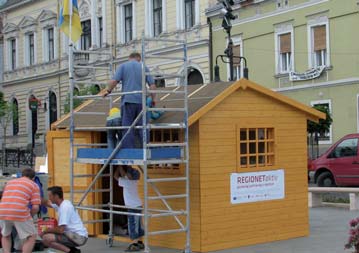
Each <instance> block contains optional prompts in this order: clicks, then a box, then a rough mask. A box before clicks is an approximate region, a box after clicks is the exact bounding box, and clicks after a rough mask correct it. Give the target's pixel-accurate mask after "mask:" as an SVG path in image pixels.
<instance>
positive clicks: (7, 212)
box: [0, 169, 41, 253]
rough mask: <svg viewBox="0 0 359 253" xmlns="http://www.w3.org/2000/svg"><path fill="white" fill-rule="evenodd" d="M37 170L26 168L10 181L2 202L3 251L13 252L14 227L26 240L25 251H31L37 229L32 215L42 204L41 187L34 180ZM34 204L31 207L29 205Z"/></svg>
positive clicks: (0, 210)
mask: <svg viewBox="0 0 359 253" xmlns="http://www.w3.org/2000/svg"><path fill="white" fill-rule="evenodd" d="M34 177H35V171H34V170H32V169H24V170H23V171H22V177H21V178H17V179H13V180H11V181H9V182H8V183H7V184H6V186H5V188H4V192H3V196H2V199H1V202H0V227H1V234H2V240H1V242H2V247H3V253H10V252H11V230H12V228H13V227H15V228H16V231H17V233H18V235H19V237H20V239H22V240H24V243H23V245H22V252H23V253H31V252H32V249H33V247H34V245H35V241H36V235H37V232H36V229H35V225H34V222H33V220H32V216H33V215H35V214H37V212H38V211H39V206H40V204H41V199H40V189H39V187H38V186H37V184H36V183H35V182H34V181H33V179H34ZM30 204H31V205H32V207H31V209H30V208H29V205H30Z"/></svg>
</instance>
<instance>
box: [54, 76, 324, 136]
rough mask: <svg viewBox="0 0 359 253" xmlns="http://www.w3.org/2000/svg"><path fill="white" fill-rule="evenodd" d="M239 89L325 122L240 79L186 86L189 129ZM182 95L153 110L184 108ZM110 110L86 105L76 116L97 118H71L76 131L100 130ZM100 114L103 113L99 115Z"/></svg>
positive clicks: (63, 124)
mask: <svg viewBox="0 0 359 253" xmlns="http://www.w3.org/2000/svg"><path fill="white" fill-rule="evenodd" d="M240 88H242V89H243V90H246V89H252V90H254V91H256V92H258V93H261V94H263V95H266V96H269V97H272V98H273V99H275V100H277V101H278V102H282V103H284V104H287V105H289V106H292V107H294V108H296V109H298V110H300V111H303V112H304V113H305V114H306V116H307V118H308V119H309V120H312V121H318V120H319V119H324V118H325V116H326V115H325V114H324V113H322V112H319V111H318V110H315V109H313V108H311V107H309V106H307V105H304V104H302V103H299V102H297V101H295V100H293V99H291V98H288V97H286V96H284V95H282V94H280V93H278V92H275V91H272V90H270V89H268V88H265V87H263V86H261V85H258V84H256V83H254V82H251V81H249V80H246V79H241V80H239V81H236V82H234V83H231V82H219V83H212V84H204V85H191V86H188V117H189V119H188V121H189V125H192V124H193V123H195V122H196V121H197V120H199V119H200V118H201V117H202V116H203V115H205V114H206V113H207V112H209V111H210V110H211V109H212V108H213V107H215V106H216V105H218V104H219V103H220V102H221V101H223V100H224V99H225V98H226V97H228V96H229V95H231V94H232V93H233V92H235V91H237V90H238V89H240ZM165 89H168V90H174V89H177V90H179V89H181V88H179V87H167V88H165ZM181 96H182V95H179V94H162V95H161V96H158V98H157V101H158V102H157V104H156V107H167V108H178V107H183V104H184V103H183V99H182V98H181ZM114 106H116V107H120V98H118V97H117V98H116V97H115V98H114ZM108 110H109V100H107V99H97V100H91V101H87V102H86V103H84V104H82V105H81V106H79V107H78V108H77V109H76V110H75V111H76V112H87V113H89V112H94V113H96V114H93V115H91V114H76V115H75V117H74V120H75V126H77V127H103V126H105V124H106V117H107V111H108ZM99 113H103V114H102V115H100V114H99ZM182 119H183V114H182V113H179V112H165V113H164V114H163V115H162V116H161V117H160V118H159V119H158V120H156V122H155V123H176V122H181V120H182ZM69 123H70V115H69V114H67V115H65V116H64V117H62V118H61V119H59V120H58V121H56V122H55V123H53V124H52V129H54V130H55V129H68V127H69Z"/></svg>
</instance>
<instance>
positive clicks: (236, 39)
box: [225, 35, 244, 80]
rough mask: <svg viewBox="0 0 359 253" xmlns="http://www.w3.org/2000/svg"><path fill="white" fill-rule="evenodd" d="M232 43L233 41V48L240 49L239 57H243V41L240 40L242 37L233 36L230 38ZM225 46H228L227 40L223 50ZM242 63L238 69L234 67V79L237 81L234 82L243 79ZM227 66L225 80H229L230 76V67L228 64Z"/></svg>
mask: <svg viewBox="0 0 359 253" xmlns="http://www.w3.org/2000/svg"><path fill="white" fill-rule="evenodd" d="M232 41H233V46H238V45H239V47H240V53H241V55H240V56H243V40H242V35H237V36H236V35H235V36H232ZM227 45H228V38H227V39H226V45H225V48H227ZM243 63H244V62H243V61H241V64H240V68H238V67H236V72H237V73H236V77H237V79H236V80H239V79H240V78H242V77H243V69H244V65H243ZM226 65H227V80H229V78H230V76H231V68H230V65H229V63H227V64H226ZM238 74H239V75H238Z"/></svg>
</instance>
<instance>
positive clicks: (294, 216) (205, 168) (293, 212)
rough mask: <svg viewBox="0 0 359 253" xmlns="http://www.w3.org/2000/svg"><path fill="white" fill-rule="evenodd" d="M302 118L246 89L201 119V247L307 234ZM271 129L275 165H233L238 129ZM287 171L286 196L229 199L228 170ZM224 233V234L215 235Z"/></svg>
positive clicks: (232, 171)
mask: <svg viewBox="0 0 359 253" xmlns="http://www.w3.org/2000/svg"><path fill="white" fill-rule="evenodd" d="M306 122H307V120H306V117H305V115H304V113H302V112H300V111H298V110H297V109H294V108H293V107H290V106H288V105H285V104H282V103H280V102H278V101H277V100H274V99H272V98H269V97H267V96H264V95H262V94H259V93H257V92H254V91H253V90H250V89H249V88H247V89H246V90H244V91H243V90H242V89H240V90H239V91H236V92H235V93H233V94H232V95H230V96H229V97H228V98H226V99H225V100H224V101H223V102H221V103H220V104H219V105H218V106H216V107H215V108H213V110H211V111H210V112H209V113H207V114H206V115H204V116H203V117H202V118H201V119H200V121H199V132H200V140H199V143H200V147H199V152H200V154H201V156H200V166H201V168H200V171H201V174H200V175H201V176H200V189H199V191H200V194H201V206H200V210H201V250H200V251H201V252H208V251H215V250H221V249H227V248H234V247H240V246H244V245H250V244H256V243H263V242H270V241H275V240H284V239H289V238H294V237H300V236H307V235H308V234H309V224H308V207H307V149H306ZM237 127H244V128H250V127H253V128H258V127H273V128H275V165H274V166H271V167H259V168H245V169H243V168H238V167H237V157H236V152H237V143H236V141H237V136H236V128H237ZM275 169H284V170H285V199H284V200H275V201H264V202H257V203H248V204H237V205H232V204H231V203H230V174H231V173H235V172H238V173H240V172H255V171H263V170H275ZM219 235H223V236H219Z"/></svg>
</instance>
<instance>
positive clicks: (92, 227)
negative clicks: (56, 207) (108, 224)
mask: <svg viewBox="0 0 359 253" xmlns="http://www.w3.org/2000/svg"><path fill="white" fill-rule="evenodd" d="M74 138H75V143H81V144H83V143H96V142H98V136H97V134H96V133H91V132H83V133H75V135H74ZM46 141H47V150H48V159H49V160H48V161H49V165H48V166H49V186H53V185H58V186H61V187H62V188H63V190H64V197H65V199H68V200H70V135H69V132H68V131H49V132H48V134H47V136H46ZM74 152H75V154H76V149H75V151H74ZM97 171H98V166H97V165H91V164H78V163H75V166H74V173H75V174H95V173H96V172H97ZM91 181H92V179H90V178H76V179H75V182H74V185H76V188H75V190H85V189H86V188H87V186H88V185H89V184H90V183H91ZM97 186H98V187H99V186H100V184H97ZM81 197H82V194H81V193H76V194H75V195H74V200H75V202H78V201H79V200H80V198H81ZM97 201H99V200H98V196H95V194H94V193H89V194H88V196H87V197H86V199H85V200H84V203H83V204H84V205H92V204H95V203H96V202H97ZM79 214H80V216H81V218H82V219H83V220H84V221H86V220H93V219H95V218H98V217H100V214H99V213H94V212H88V211H79ZM52 215H54V213H53V212H52ZM86 226H87V229H88V232H89V234H90V235H95V234H98V233H100V226H99V224H87V225H86Z"/></svg>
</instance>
